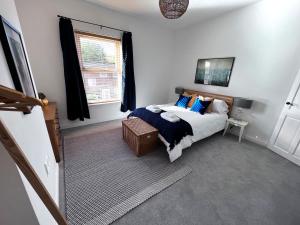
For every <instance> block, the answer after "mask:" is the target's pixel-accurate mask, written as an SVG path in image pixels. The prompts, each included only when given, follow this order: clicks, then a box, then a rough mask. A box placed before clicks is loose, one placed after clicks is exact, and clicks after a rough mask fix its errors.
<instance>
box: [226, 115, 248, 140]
mask: <svg viewBox="0 0 300 225" xmlns="http://www.w3.org/2000/svg"><path fill="white" fill-rule="evenodd" d="M229 125H231V126H236V127H239V128H240V135H239V142H241V140H242V137H243V133H244V129H245V127H246V126H247V125H248V122H246V121H242V120H237V119H234V118H229V119H227V121H226V125H225V129H224V133H223V136H224V135H225V134H226V131H227V130H228V127H229Z"/></svg>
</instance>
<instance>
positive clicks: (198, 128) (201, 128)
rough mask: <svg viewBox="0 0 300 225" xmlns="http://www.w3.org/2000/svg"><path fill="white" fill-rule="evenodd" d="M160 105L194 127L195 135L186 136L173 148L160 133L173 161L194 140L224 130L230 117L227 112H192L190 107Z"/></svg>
mask: <svg viewBox="0 0 300 225" xmlns="http://www.w3.org/2000/svg"><path fill="white" fill-rule="evenodd" d="M159 107H160V108H161V109H162V110H164V111H167V112H173V113H174V114H176V115H177V116H178V117H179V118H181V119H183V120H185V121H186V122H188V123H189V124H190V125H191V127H192V129H193V134H194V135H193V136H191V135H188V136H186V137H184V138H183V139H182V140H181V141H180V143H179V144H177V145H176V146H175V147H174V148H173V149H172V150H170V147H169V143H168V142H167V141H166V140H165V139H164V138H163V137H162V136H161V135H159V138H160V139H161V140H162V142H163V143H164V144H165V145H166V146H167V152H168V153H169V158H170V161H171V162H173V161H174V160H176V159H178V158H179V157H180V156H181V155H182V150H183V149H185V148H188V147H190V146H191V145H192V144H193V143H194V142H197V141H199V140H201V139H203V138H206V137H209V136H211V135H213V134H215V133H217V132H219V131H221V130H223V129H224V127H225V123H226V119H227V118H228V116H227V114H221V113H214V112H212V113H206V114H204V115H201V114H200V113H196V112H192V111H190V110H189V109H185V108H181V107H178V106H174V105H160V106H159Z"/></svg>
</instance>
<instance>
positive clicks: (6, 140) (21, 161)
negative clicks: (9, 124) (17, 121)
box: [0, 85, 68, 225]
mask: <svg viewBox="0 0 300 225" xmlns="http://www.w3.org/2000/svg"><path fill="white" fill-rule="evenodd" d="M34 106H43V104H42V102H41V101H40V100H39V99H36V98H32V97H29V96H26V95H24V94H23V93H22V92H19V91H16V90H13V89H11V88H8V87H4V86H2V85H0V111H19V112H25V113H30V112H31V108H32V107H34ZM0 141H1V143H2V144H3V146H4V148H5V149H6V150H7V152H8V154H9V155H10V156H11V158H12V159H13V161H14V162H15V164H16V165H17V166H18V167H19V169H20V170H21V171H22V173H23V174H24V176H25V177H26V179H27V180H28V182H29V183H30V184H31V186H32V187H33V189H34V190H35V192H36V193H37V194H38V196H39V197H40V199H41V200H42V202H43V203H44V205H45V206H46V207H47V209H48V210H49V212H50V213H51V215H52V216H53V218H54V219H55V220H56V222H57V223H58V224H59V225H68V223H67V221H66V219H65V218H64V216H63V215H62V213H61V212H60V211H59V208H58V206H57V205H56V203H55V202H54V200H53V199H52V197H51V195H50V193H49V192H48V190H47V189H46V187H45V186H44V184H43V182H42V181H41V179H40V178H39V177H38V175H37V173H36V172H35V170H34V169H33V167H32V166H31V164H30V162H29V161H28V160H27V158H26V156H25V155H24V153H23V151H22V149H21V148H20V146H19V145H18V144H17V142H16V141H15V139H14V137H13V136H12V135H11V133H10V132H9V130H8V129H7V128H6V126H5V124H4V123H3V122H2V120H1V118H0Z"/></svg>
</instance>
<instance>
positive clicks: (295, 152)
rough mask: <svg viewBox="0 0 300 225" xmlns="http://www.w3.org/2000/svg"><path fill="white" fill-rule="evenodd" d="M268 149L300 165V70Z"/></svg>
mask: <svg viewBox="0 0 300 225" xmlns="http://www.w3.org/2000/svg"><path fill="white" fill-rule="evenodd" d="M268 147H269V148H270V149H271V150H273V151H274V152H276V153H278V154H279V155H281V156H283V157H285V158H287V159H289V160H290V161H292V162H294V163H296V164H297V165H300V70H299V72H298V75H297V76H296V79H295V81H294V84H293V86H292V89H291V91H290V94H289V96H288V99H287V101H286V104H285V106H284V107H283V110H282V112H281V115H280V117H279V120H278V122H277V124H276V127H275V130H274V133H273V135H272V137H271V139H270V142H269V145H268Z"/></svg>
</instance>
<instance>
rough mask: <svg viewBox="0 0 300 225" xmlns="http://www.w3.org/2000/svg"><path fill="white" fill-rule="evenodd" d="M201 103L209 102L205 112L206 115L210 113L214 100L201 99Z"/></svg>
mask: <svg viewBox="0 0 300 225" xmlns="http://www.w3.org/2000/svg"><path fill="white" fill-rule="evenodd" d="M202 101H210V102H211V103H210V104H209V106H208V107H207V109H206V111H205V112H206V113H211V112H212V105H213V102H214V99H213V98H211V97H202Z"/></svg>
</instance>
